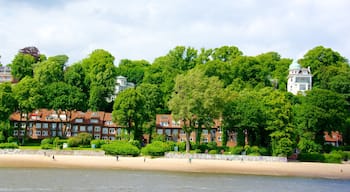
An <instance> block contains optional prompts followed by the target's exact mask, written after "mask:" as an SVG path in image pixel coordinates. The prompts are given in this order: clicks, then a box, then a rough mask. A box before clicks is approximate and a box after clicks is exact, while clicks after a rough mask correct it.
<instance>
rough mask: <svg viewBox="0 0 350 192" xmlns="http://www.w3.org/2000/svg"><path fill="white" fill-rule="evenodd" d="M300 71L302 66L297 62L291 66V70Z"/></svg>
mask: <svg viewBox="0 0 350 192" xmlns="http://www.w3.org/2000/svg"><path fill="white" fill-rule="evenodd" d="M298 69H301V66H300V64H299V63H297V62H296V61H294V62H293V63H292V64H290V65H289V70H298Z"/></svg>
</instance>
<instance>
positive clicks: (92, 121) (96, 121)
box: [90, 119, 98, 123]
mask: <svg viewBox="0 0 350 192" xmlns="http://www.w3.org/2000/svg"><path fill="white" fill-rule="evenodd" d="M90 123H98V119H90Z"/></svg>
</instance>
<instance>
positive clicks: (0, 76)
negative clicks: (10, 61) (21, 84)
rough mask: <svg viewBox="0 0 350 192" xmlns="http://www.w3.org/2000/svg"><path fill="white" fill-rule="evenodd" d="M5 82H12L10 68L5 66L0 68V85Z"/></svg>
mask: <svg viewBox="0 0 350 192" xmlns="http://www.w3.org/2000/svg"><path fill="white" fill-rule="evenodd" d="M5 82H10V83H12V82H14V79H13V77H12V75H11V68H10V67H7V66H0V83H5Z"/></svg>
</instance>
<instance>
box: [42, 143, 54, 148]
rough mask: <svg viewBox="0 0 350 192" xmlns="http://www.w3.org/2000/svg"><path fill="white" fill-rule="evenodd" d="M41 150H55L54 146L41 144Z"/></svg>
mask: <svg viewBox="0 0 350 192" xmlns="http://www.w3.org/2000/svg"><path fill="white" fill-rule="evenodd" d="M41 149H53V145H52V144H50V143H45V144H41Z"/></svg>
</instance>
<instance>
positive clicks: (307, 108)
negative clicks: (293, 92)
mask: <svg viewBox="0 0 350 192" xmlns="http://www.w3.org/2000/svg"><path fill="white" fill-rule="evenodd" d="M300 99H301V104H300V106H298V108H297V109H296V110H295V113H296V115H295V116H296V117H295V121H296V122H297V124H298V125H299V127H298V129H299V135H300V137H301V138H303V134H305V133H307V135H309V137H308V138H307V139H312V140H314V141H315V143H316V144H319V145H323V143H324V132H325V131H328V132H331V131H339V132H344V131H345V130H344V128H345V124H346V119H347V117H348V115H349V113H348V110H347V107H348V106H349V104H348V102H346V100H345V98H344V96H342V95H340V94H338V93H336V92H333V91H329V90H324V89H318V88H314V89H312V90H311V91H309V92H307V94H306V96H305V97H301V98H300Z"/></svg>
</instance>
